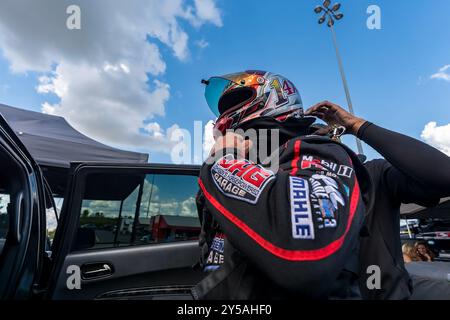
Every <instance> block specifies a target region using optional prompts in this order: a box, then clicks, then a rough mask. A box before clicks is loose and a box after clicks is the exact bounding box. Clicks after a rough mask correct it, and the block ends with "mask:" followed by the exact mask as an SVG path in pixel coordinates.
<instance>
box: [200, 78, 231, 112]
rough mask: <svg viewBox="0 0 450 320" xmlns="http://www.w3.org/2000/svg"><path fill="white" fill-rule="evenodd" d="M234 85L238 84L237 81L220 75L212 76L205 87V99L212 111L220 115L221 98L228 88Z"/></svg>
mask: <svg viewBox="0 0 450 320" xmlns="http://www.w3.org/2000/svg"><path fill="white" fill-rule="evenodd" d="M233 85H237V84H236V83H235V82H233V81H231V80H228V79H225V78H220V77H212V78H210V79H209V80H208V81H207V84H206V87H205V99H206V103H208V106H209V108H210V109H211V111H212V112H213V113H214V114H215V115H216V116H217V117H219V116H220V112H219V100H220V97H221V96H222V95H223V93H224V92H225V91H227V89H228V88H230V87H231V86H233Z"/></svg>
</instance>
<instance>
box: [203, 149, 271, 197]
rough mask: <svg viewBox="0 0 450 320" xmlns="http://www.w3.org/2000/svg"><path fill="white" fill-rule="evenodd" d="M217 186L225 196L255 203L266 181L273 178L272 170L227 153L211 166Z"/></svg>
mask: <svg viewBox="0 0 450 320" xmlns="http://www.w3.org/2000/svg"><path fill="white" fill-rule="evenodd" d="M211 175H212V177H213V180H214V183H215V184H216V186H217V188H218V189H219V190H220V191H221V192H222V193H223V194H225V195H226V196H228V197H231V198H234V199H238V200H242V201H246V202H248V203H251V204H255V203H256V202H257V201H258V199H259V196H260V195H261V192H262V191H263V190H264V188H265V187H266V186H267V183H268V182H269V181H270V180H272V179H273V178H275V175H274V173H273V172H272V171H270V170H267V169H264V168H263V167H261V166H260V165H256V164H254V163H252V162H250V161H248V160H245V159H235V158H234V156H233V155H231V154H228V155H226V156H224V157H222V158H221V159H219V160H218V161H217V162H216V163H215V164H214V165H213V166H212V168H211Z"/></svg>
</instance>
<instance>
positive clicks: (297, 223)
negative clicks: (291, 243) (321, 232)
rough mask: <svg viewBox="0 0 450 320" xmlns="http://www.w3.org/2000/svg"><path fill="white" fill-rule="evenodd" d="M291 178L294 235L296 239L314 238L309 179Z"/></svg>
mask: <svg viewBox="0 0 450 320" xmlns="http://www.w3.org/2000/svg"><path fill="white" fill-rule="evenodd" d="M289 179H290V181H289V182H290V198H291V223H292V237H293V238H294V239H314V224H313V217H312V211H311V203H310V200H309V185H308V181H306V180H305V179H302V178H299V177H289Z"/></svg>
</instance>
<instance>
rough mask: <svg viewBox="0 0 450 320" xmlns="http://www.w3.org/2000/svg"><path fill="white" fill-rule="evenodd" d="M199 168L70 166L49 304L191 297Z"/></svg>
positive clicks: (199, 275)
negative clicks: (71, 300)
mask: <svg viewBox="0 0 450 320" xmlns="http://www.w3.org/2000/svg"><path fill="white" fill-rule="evenodd" d="M198 172H199V167H198V166H174V165H151V164H143V165H136V164H130V165H127V164H117V165H116V164H104V163H103V164H101V163H82V164H72V167H71V172H70V178H69V185H68V188H67V192H66V196H65V200H64V204H63V208H62V211H61V220H60V223H59V227H58V229H57V231H56V234H55V239H54V246H53V250H52V252H53V258H54V259H53V260H54V266H53V271H52V273H51V279H50V286H49V291H48V295H49V298H51V299H191V294H190V289H191V288H192V286H194V285H195V284H196V283H198V282H199V281H200V280H201V278H202V277H203V273H202V272H201V271H200V270H199V268H195V267H194V265H195V264H196V262H197V261H198V258H199V247H198V242H197V239H198V235H199V233H200V222H199V218H198V215H197V210H196V205H195V195H196V192H197V190H198V185H197V177H198Z"/></svg>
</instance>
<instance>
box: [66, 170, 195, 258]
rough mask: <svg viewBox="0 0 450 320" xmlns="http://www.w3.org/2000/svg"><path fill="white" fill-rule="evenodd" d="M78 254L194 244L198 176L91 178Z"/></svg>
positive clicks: (87, 188) (79, 232)
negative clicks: (148, 245) (184, 242)
mask: <svg viewBox="0 0 450 320" xmlns="http://www.w3.org/2000/svg"><path fill="white" fill-rule="evenodd" d="M85 189H86V191H85V194H84V199H83V202H82V208H81V212H80V223H79V230H78V237H77V240H76V246H75V249H76V250H77V249H78V250H80V249H98V248H111V247H119V246H130V245H142V244H153V243H161V242H171V241H183V240H193V239H196V238H197V237H198V234H199V232H200V223H199V219H198V215H197V209H196V206H195V195H196V193H197V190H198V185H197V177H195V176H187V175H168V174H148V175H129V174H128V175H125V174H97V173H96V174H91V175H89V176H88V177H87V179H86V188H85Z"/></svg>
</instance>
